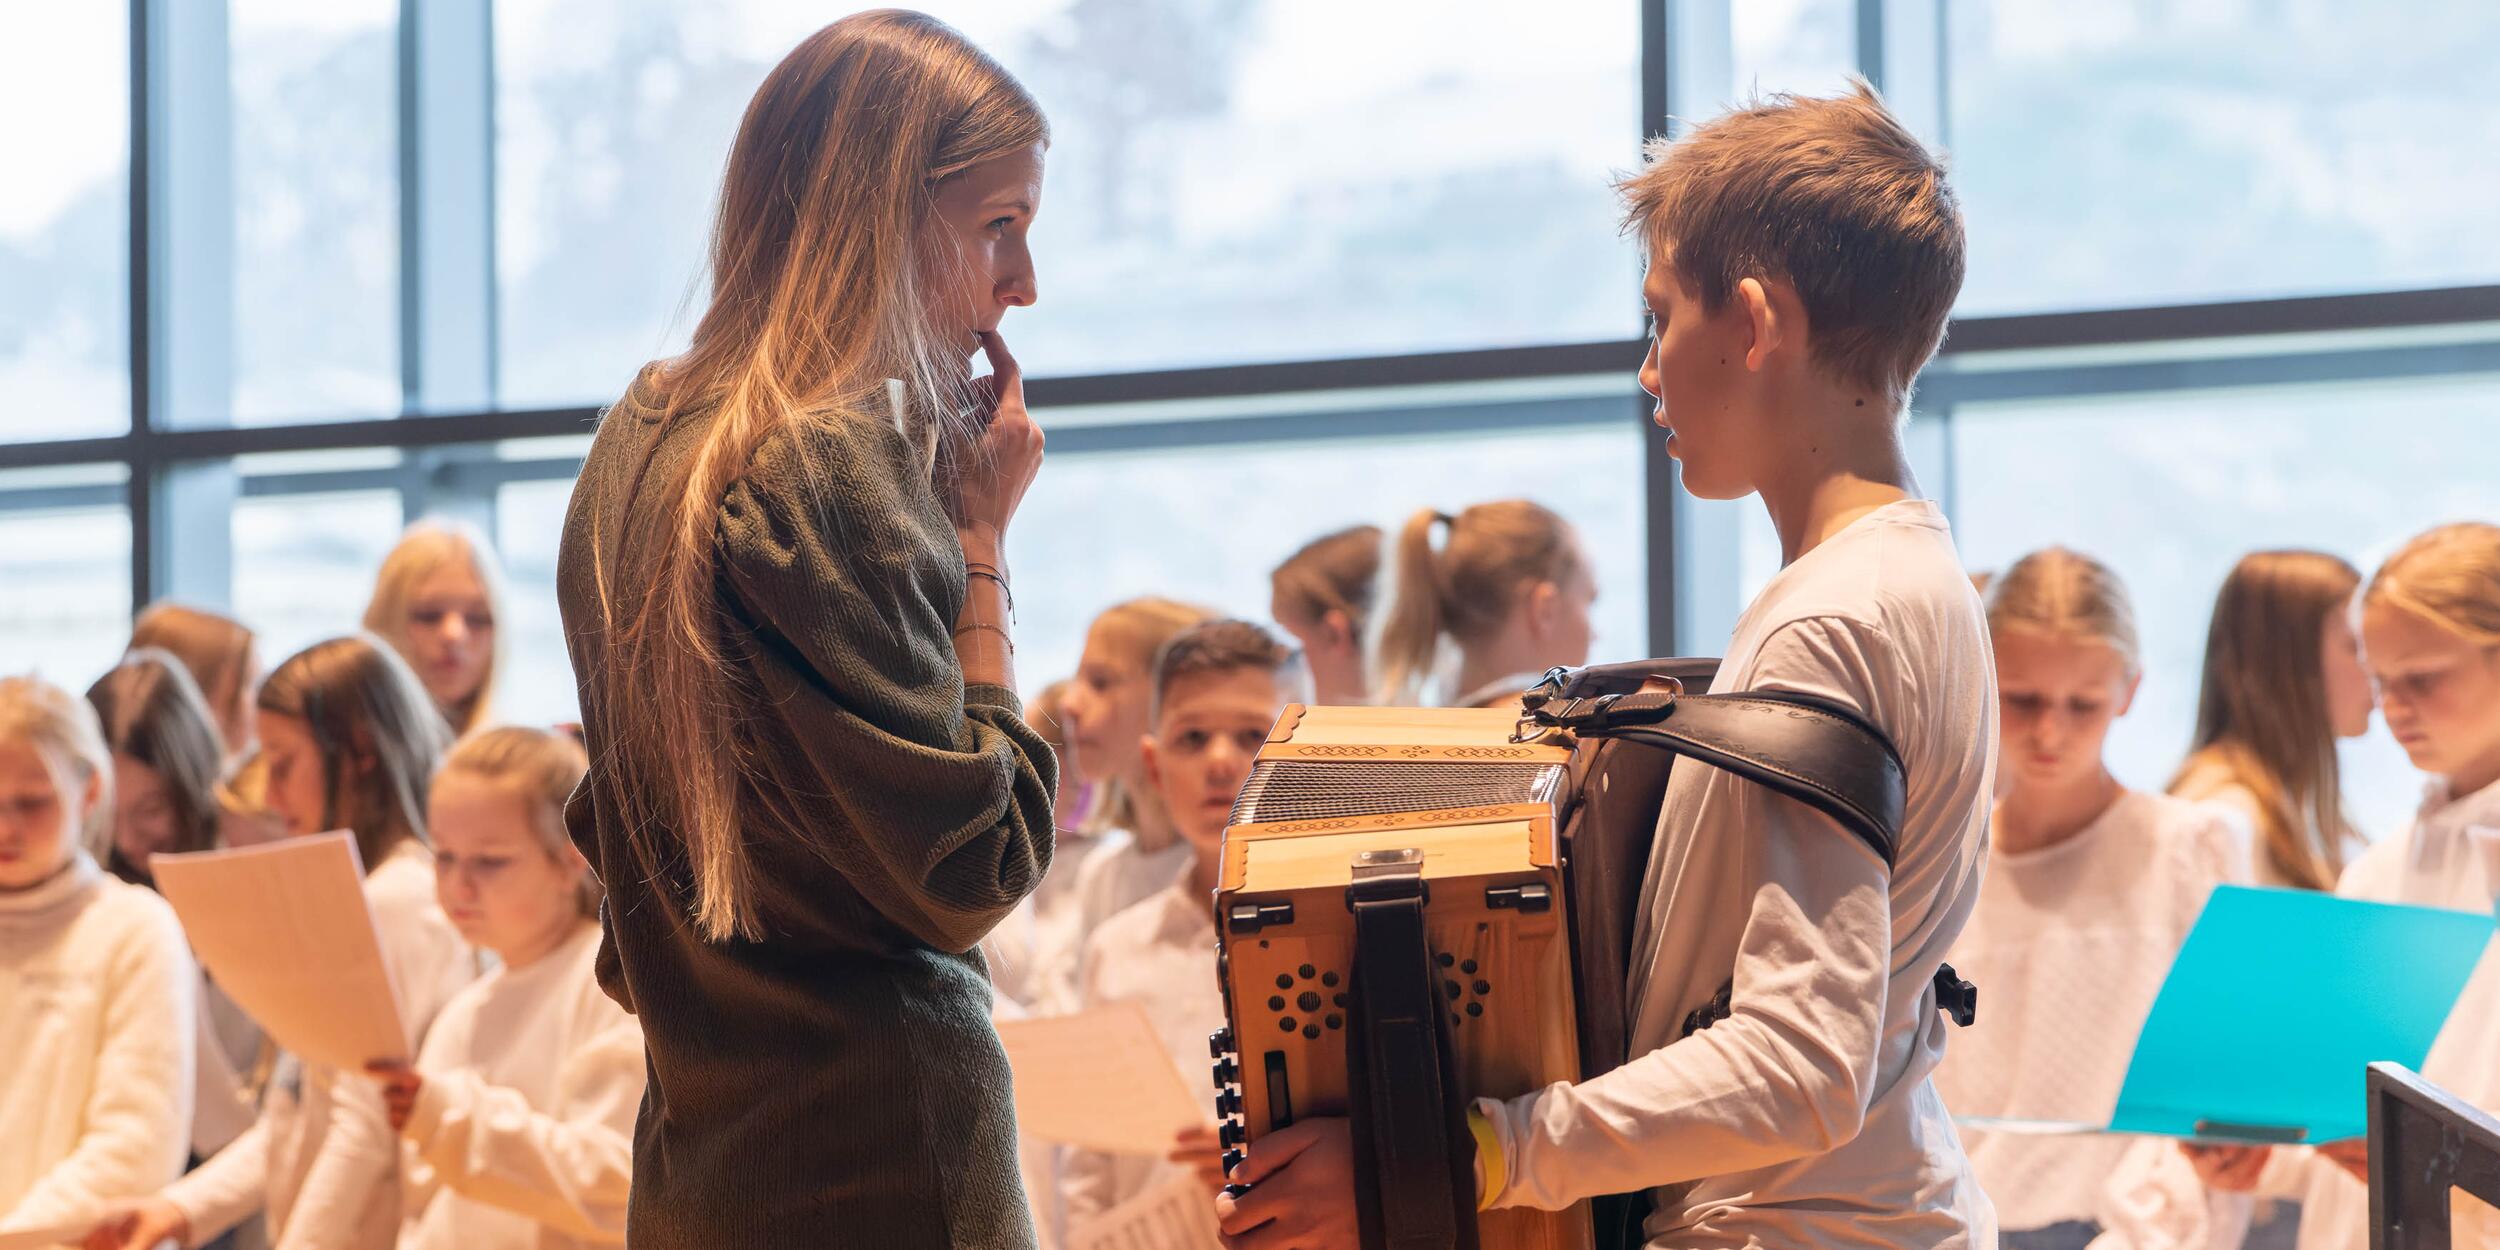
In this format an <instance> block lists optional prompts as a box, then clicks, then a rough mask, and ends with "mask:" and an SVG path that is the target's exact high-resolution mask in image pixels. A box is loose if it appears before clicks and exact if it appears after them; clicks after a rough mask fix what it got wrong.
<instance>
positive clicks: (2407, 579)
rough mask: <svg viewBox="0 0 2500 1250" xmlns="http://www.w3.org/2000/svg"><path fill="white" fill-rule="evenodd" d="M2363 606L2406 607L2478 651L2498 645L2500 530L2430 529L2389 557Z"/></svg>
mask: <svg viewBox="0 0 2500 1250" xmlns="http://www.w3.org/2000/svg"><path fill="white" fill-rule="evenodd" d="M2362 602H2364V603H2384V604H2387V605H2389V606H2391V607H2398V608H2402V609H2404V610H2405V611H2407V612H2411V613H2413V614H2414V615H2415V616H2419V617H2421V618H2422V619H2424V620H2427V621H2430V622H2432V623H2434V624H2437V625H2439V626H2441V627H2443V628H2445V629H2447V630H2448V631H2449V632H2451V633H2454V634H2456V635H2457V636H2459V637H2461V638H2464V639H2465V640H2467V641H2468V642H2472V643H2475V644H2477V645H2479V646H2486V647H2493V646H2500V525H2486V524H2483V523H2482V522H2480V521H2460V522H2458V523H2456V524H2454V525H2442V526H2440V527H2438V528H2437V529H2433V530H2427V531H2425V532H2423V533H2421V534H2419V535H2417V536H2415V538H2414V539H2413V541H2411V542H2409V543H2406V544H2405V545H2404V546H2403V547H2402V548H2399V549H2398V550H2397V552H2396V554H2394V555H2392V556H2389V557H2388V558H2387V563H2385V564H2382V565H2380V566H2379V568H2378V572H2377V574H2376V575H2374V576H2372V577H2371V578H2370V588H2369V589H2368V590H2366V591H2363V592H2362Z"/></svg>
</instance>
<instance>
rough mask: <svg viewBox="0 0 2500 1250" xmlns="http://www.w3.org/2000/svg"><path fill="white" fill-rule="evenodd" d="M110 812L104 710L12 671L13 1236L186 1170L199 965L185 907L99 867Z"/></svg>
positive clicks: (2, 787)
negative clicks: (99, 713)
mask: <svg viewBox="0 0 2500 1250" xmlns="http://www.w3.org/2000/svg"><path fill="white" fill-rule="evenodd" d="M112 809H113V765H112V760H111V757H110V755H109V754H108V753H107V752H106V750H105V746H104V737H103V734H102V733H100V732H99V731H98V729H97V727H96V719H95V712H94V710H93V709H91V708H89V707H88V706H87V705H86V704H85V703H84V702H82V701H80V700H78V699H75V698H73V697H71V696H70V695H69V693H68V692H66V691H63V690H61V689H59V688H58V687H55V686H52V685H49V684H47V683H45V682H43V681H41V680H39V679H36V678H33V677H8V678H0V1057H5V1059H4V1060H0V1125H6V1126H7V1128H6V1131H0V1232H5V1231H7V1230H9V1229H12V1228H15V1229H32V1228H50V1227H59V1226H61V1225H65V1224H70V1223H73V1222H76V1221H81V1220H90V1219H95V1218H97V1217H99V1216H100V1215H102V1214H104V1213H105V1212H106V1211H107V1210H108V1209H110V1208H112V1207H114V1206H116V1205H118V1204H120V1203H123V1202H127V1201H128V1200H130V1199H132V1198H136V1197H138V1196H140V1195H143V1194H146V1193H149V1192H152V1191H153V1190H155V1189H156V1187H157V1186H159V1185H162V1184H164V1183H165V1182H166V1181H168V1180H171V1179H172V1178H173V1177H174V1176H175V1175H177V1174H179V1173H180V1172H181V1171H182V1161H183V1146H184V1145H185V1143H187V1142H188V1141H189V1140H190V1138H189V1133H190V1127H191V1065H192V1055H191V1047H192V1043H193V1024H192V1012H193V1004H192V995H193V993H194V989H195V987H196V986H197V984H198V973H197V972H196V971H195V970H194V969H193V967H192V964H191V955H190V952H189V950H188V948H186V947H185V946H184V944H183V940H182V927H181V925H180V924H179V923H177V922H176V921H175V919H174V913H173V909H172V908H170V907H167V906H166V905H165V903H164V901H163V900H162V899H159V898H157V897H156V896H155V895H154V894H151V893H149V892H148V891H146V890H144V889H141V888H139V887H138V886H134V885H130V884H128V883H125V882H123V881H120V880H117V879H116V878H114V877H113V876H112V875H111V874H109V873H106V872H105V871H104V870H103V869H102V868H101V867H99V866H98V863H97V860H98V857H99V856H100V855H102V854H103V853H105V851H106V849H107V846H108V842H107V837H108V831H109V828H110V825H111V814H112Z"/></svg>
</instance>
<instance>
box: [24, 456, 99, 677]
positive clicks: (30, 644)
mask: <svg viewBox="0 0 2500 1250" xmlns="http://www.w3.org/2000/svg"><path fill="white" fill-rule="evenodd" d="M127 477H128V475H127V474H126V473H124V472H123V471H122V469H121V466H119V465H95V466H82V467H80V468H76V469H69V470H50V471H27V472H16V473H0V673H25V672H32V673H35V674H37V675H38V676H41V677H43V678H44V679H45V680H47V681H50V682H53V683H54V684H56V685H60V686H63V687H66V688H68V689H69V690H71V691H73V692H76V691H83V690H85V689H86V688H87V683H89V682H91V681H94V680H95V679H96V678H97V677H98V676H99V675H101V674H102V673H103V672H104V670H105V669H107V668H110V667H112V664H113V658H114V657H115V656H118V655H120V654H121V650H122V645H123V644H124V643H125V642H127V641H128V640H129V638H130V507H129V504H128V503H127V502H125V499H126V496H125V495H124V493H123V492H124V487H125V482H126V479H127Z"/></svg>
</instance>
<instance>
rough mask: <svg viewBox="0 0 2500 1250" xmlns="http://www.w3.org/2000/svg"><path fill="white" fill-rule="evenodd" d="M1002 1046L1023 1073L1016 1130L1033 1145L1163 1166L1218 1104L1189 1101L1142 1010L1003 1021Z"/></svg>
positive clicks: (1119, 1008) (1117, 1006) (1130, 1005)
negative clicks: (1178, 1139)
mask: <svg viewBox="0 0 2500 1250" xmlns="http://www.w3.org/2000/svg"><path fill="white" fill-rule="evenodd" d="M998 1038H999V1040H1000V1041H1001V1042H1004V1043H1006V1046H1007V1063H1008V1065H1009V1066H1010V1067H1012V1068H1014V1069H1015V1074H1016V1127H1018V1128H1020V1129H1022V1130H1024V1131H1025V1132H1026V1133H1027V1134H1030V1135H1032V1136H1034V1137H1039V1138H1043V1139H1044V1140H1047V1141H1058V1142H1067V1143H1069V1144H1070V1145H1075V1146H1082V1147H1084V1148H1086V1149H1088V1150H1101V1151H1106V1152H1108V1153H1111V1154H1132V1155H1154V1156H1156V1157H1158V1158H1160V1157H1161V1156H1163V1155H1164V1154H1165V1153H1167V1152H1169V1151H1170V1150H1171V1149H1172V1138H1173V1137H1174V1136H1175V1135H1177V1134H1178V1133H1179V1132H1180V1131H1181V1130H1182V1129H1185V1128H1188V1127H1190V1126H1191V1125H1196V1124H1204V1123H1206V1122H1207V1116H1208V1114H1209V1110H1210V1105H1211V1102H1212V1099H1211V1098H1210V1099H1199V1098H1194V1097H1192V1096H1191V1094H1190V1089H1191V1087H1190V1085H1189V1084H1188V1083H1187V1082H1186V1081H1185V1080H1184V1079H1183V1078H1182V1076H1181V1073H1180V1069H1178V1068H1176V1067H1173V1066H1172V1056H1171V1053H1170V1052H1169V1051H1166V1050H1165V1049H1164V1048H1163V1043H1162V1042H1161V1041H1159V1040H1157V1039H1156V1037H1155V1031H1154V1026H1153V1025H1151V1024H1148V1023H1147V1022H1146V1013H1145V1011H1144V1009H1142V1008H1140V1007H1139V1006H1138V1005H1137V1004H1136V1003H1134V1002H1124V1003H1114V1004H1112V1005H1110V1006H1108V1007H1098V1008H1096V1009H1094V1010H1092V1011H1081V1012H1078V1013H1077V1014H1075V1015H1072V1016H1042V1017H1036V1018H1033V1019H1027V1020H1001V1021H999V1022H998Z"/></svg>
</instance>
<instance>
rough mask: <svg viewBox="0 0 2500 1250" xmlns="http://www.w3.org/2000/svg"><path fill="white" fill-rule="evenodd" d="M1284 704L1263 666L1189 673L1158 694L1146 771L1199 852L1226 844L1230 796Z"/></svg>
mask: <svg viewBox="0 0 2500 1250" xmlns="http://www.w3.org/2000/svg"><path fill="white" fill-rule="evenodd" d="M1284 710H1285V695H1284V691H1283V690H1282V689H1280V688H1279V687H1278V685H1277V682H1276V675H1275V674H1274V673H1271V672H1268V671H1266V670H1264V669H1257V668H1235V669H1226V670H1223V671H1221V672H1214V673H1192V674H1190V675H1188V676H1185V677H1181V678H1179V679H1177V680H1175V681H1174V682H1173V683H1172V686H1171V688H1170V689H1168V690H1166V691H1164V692H1163V714H1162V715H1161V716H1160V717H1159V718H1157V720H1156V721H1155V731H1154V734H1153V736H1152V737H1149V738H1147V739H1146V742H1145V755H1146V771H1147V772H1148V773H1149V774H1150V775H1151V776H1152V777H1153V778H1154V783H1155V789H1156V791H1157V792H1158V793H1160V794H1161V795H1162V796H1163V803H1164V806H1166V807H1168V808H1170V809H1171V812H1172V823H1173V824H1174V825H1176V826H1178V827H1179V829H1180V831H1181V836H1182V837H1185V838H1187V839H1189V842H1190V845H1192V846H1195V847H1197V848H1198V850H1199V851H1200V852H1201V853H1202V854H1204V853H1212V852H1213V851H1214V850H1215V848H1216V847H1218V846H1220V845H1221V844H1222V843H1223V840H1224V825H1225V822H1226V821H1228V820H1230V819H1231V818H1232V813H1233V800H1234V799H1235V798H1237V797H1239V796H1240V794H1241V784H1242V782H1244V781H1246V780H1248V779H1249V776H1250V765H1251V763H1252V762H1253V761H1255V760H1256V759H1257V758H1258V755H1259V748H1260V747H1261V746H1263V745H1265V744H1266V742H1267V733H1268V730H1269V729H1270V728H1272V727H1273V726H1274V725H1275V724H1276V717H1277V715H1278V714H1279V713H1281V712H1283V711H1284Z"/></svg>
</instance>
